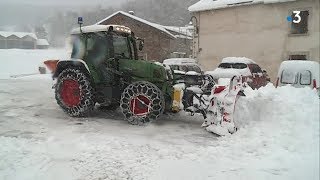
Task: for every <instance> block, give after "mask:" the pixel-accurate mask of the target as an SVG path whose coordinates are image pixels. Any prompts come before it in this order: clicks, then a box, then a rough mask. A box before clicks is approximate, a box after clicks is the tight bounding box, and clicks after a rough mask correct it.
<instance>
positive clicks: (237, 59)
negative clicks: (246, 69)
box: [221, 57, 257, 64]
mask: <svg viewBox="0 0 320 180" xmlns="http://www.w3.org/2000/svg"><path fill="white" fill-rule="evenodd" d="M221 63H244V64H257V63H256V62H254V61H253V60H252V59H249V58H246V57H225V58H223V59H222V61H221Z"/></svg>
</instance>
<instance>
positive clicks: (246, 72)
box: [205, 57, 256, 79]
mask: <svg viewBox="0 0 320 180" xmlns="http://www.w3.org/2000/svg"><path fill="white" fill-rule="evenodd" d="M221 63H244V64H256V63H255V62H254V61H253V60H251V59H249V58H246V57H226V58H223V59H222V61H221ZM205 74H209V75H211V76H212V77H213V78H215V79H219V78H232V77H233V76H240V75H242V76H251V72H250V69H249V68H248V67H247V68H244V69H234V68H226V69H225V68H219V67H218V68H216V69H215V70H213V71H206V72H205Z"/></svg>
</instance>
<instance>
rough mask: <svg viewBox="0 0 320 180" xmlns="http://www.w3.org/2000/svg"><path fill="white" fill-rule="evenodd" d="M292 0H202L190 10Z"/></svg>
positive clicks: (197, 10)
mask: <svg viewBox="0 0 320 180" xmlns="http://www.w3.org/2000/svg"><path fill="white" fill-rule="evenodd" d="M292 1H296V0H200V1H199V2H197V3H195V4H193V5H191V6H190V7H189V8H188V10H189V11H190V12H199V11H207V10H213V9H222V8H229V7H234V6H242V5H253V4H270V3H282V2H292Z"/></svg>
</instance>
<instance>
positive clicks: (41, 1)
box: [0, 0, 127, 6]
mask: <svg viewBox="0 0 320 180" xmlns="http://www.w3.org/2000/svg"><path fill="white" fill-rule="evenodd" d="M125 1H127V0H0V3H8V4H32V5H59V6H64V5H65V6H73V5H76V6H78V5H99V4H100V5H102V6H109V5H110V6H115V5H119V4H121V3H122V2H125Z"/></svg>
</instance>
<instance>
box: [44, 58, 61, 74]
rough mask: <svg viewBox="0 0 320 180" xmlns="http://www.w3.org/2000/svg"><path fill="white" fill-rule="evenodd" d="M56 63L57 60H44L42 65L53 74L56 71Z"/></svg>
mask: <svg viewBox="0 0 320 180" xmlns="http://www.w3.org/2000/svg"><path fill="white" fill-rule="evenodd" d="M58 62H59V60H46V61H44V62H43V63H44V64H45V65H46V66H47V68H48V69H49V70H50V71H51V73H54V72H55V71H56V68H57V64H58Z"/></svg>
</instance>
